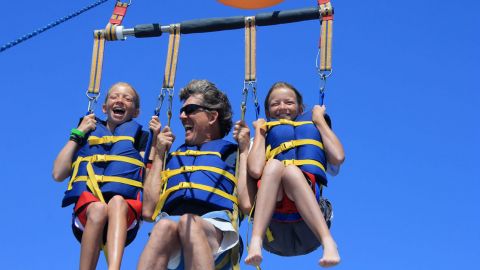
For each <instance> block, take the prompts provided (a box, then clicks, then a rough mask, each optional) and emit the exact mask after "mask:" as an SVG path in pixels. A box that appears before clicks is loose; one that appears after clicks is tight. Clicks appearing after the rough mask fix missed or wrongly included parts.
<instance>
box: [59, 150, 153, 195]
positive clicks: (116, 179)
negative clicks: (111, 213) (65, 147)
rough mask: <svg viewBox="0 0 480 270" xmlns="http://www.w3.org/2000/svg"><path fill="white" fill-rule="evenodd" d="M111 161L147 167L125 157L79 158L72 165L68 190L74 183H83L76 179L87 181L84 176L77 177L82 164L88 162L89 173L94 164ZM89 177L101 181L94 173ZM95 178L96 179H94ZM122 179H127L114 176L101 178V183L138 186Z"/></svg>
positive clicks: (97, 156)
mask: <svg viewBox="0 0 480 270" xmlns="http://www.w3.org/2000/svg"><path fill="white" fill-rule="evenodd" d="M109 161H122V162H126V163H131V164H134V165H137V166H139V167H142V168H143V167H145V164H144V163H143V162H141V161H139V160H137V159H134V158H130V157H124V156H115V155H93V156H87V157H78V158H77V160H75V162H73V163H72V168H73V172H72V177H71V180H70V182H69V183H68V190H70V189H72V185H73V182H75V181H82V180H76V179H85V178H83V177H82V176H80V177H77V173H78V168H79V167H80V163H81V162H88V164H87V172H88V167H89V166H90V167H91V166H92V165H91V164H92V163H94V162H109ZM92 170H93V167H92ZM89 176H91V178H92V179H93V178H95V181H99V179H98V177H97V176H96V175H95V173H94V172H93V174H91V175H90V173H89ZM93 176H95V177H93ZM99 177H100V176H99ZM122 179H126V178H121V177H113V176H101V182H121V183H125V184H129V185H133V186H136V184H130V183H131V182H130V181H133V180H130V181H127V180H128V179H127V180H122ZM83 181H85V180H83ZM133 182H135V183H136V181H133Z"/></svg>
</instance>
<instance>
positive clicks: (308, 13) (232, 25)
mask: <svg viewBox="0 0 480 270" xmlns="http://www.w3.org/2000/svg"><path fill="white" fill-rule="evenodd" d="M332 12H333V9H332V7H331V6H327V7H326V8H325V7H323V8H319V7H310V8H302V9H293V10H284V11H273V12H265V13H260V14H257V15H256V16H255V24H256V25H257V26H267V25H277V24H286V23H294V22H301V21H308V20H318V19H320V18H321V17H322V16H326V15H328V14H331V13H332ZM244 27H245V16H235V17H224V18H208V19H197V20H189V21H184V22H181V23H180V33H181V34H194V33H206V32H216V31H225V30H233V29H242V28H244ZM168 32H170V25H166V26H162V25H160V24H158V23H153V24H139V25H136V26H135V27H134V28H126V29H123V30H122V33H123V36H135V37H137V38H145V37H158V36H161V35H162V33H168Z"/></svg>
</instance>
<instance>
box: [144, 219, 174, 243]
mask: <svg viewBox="0 0 480 270" xmlns="http://www.w3.org/2000/svg"><path fill="white" fill-rule="evenodd" d="M177 233H178V226H177V223H175V222H173V221H171V220H167V219H163V220H160V221H159V222H157V224H155V226H154V227H153V229H152V232H151V234H150V238H151V239H152V240H159V239H162V238H165V236H166V235H169V236H174V235H176V234H177Z"/></svg>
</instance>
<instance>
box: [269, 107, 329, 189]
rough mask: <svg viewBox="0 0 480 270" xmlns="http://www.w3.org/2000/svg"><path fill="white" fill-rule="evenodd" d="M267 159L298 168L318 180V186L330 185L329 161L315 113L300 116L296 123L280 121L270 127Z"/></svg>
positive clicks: (270, 124) (309, 112)
mask: <svg viewBox="0 0 480 270" xmlns="http://www.w3.org/2000/svg"><path fill="white" fill-rule="evenodd" d="M267 127H268V133H267V137H266V145H267V149H266V158H267V160H270V159H277V160H280V161H282V162H283V163H284V164H285V165H289V164H294V165H297V166H298V167H299V168H300V169H301V170H302V171H305V172H308V173H310V174H313V175H314V176H315V180H316V183H317V184H321V185H324V186H326V185H327V177H326V174H325V169H326V157H325V151H324V149H323V143H322V137H321V136H320V132H319V131H318V129H317V127H316V126H315V124H314V123H313V122H312V112H311V111H307V112H305V113H303V114H301V115H299V116H298V117H297V118H296V119H295V121H291V120H286V119H280V120H276V121H271V122H268V123H267Z"/></svg>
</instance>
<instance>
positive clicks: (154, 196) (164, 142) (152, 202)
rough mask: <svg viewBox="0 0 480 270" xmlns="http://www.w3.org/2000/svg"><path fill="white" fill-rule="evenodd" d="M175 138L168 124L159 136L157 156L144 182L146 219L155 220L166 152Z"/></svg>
mask: <svg viewBox="0 0 480 270" xmlns="http://www.w3.org/2000/svg"><path fill="white" fill-rule="evenodd" d="M174 140H175V137H174V135H173V133H172V132H171V131H170V127H168V126H166V127H165V128H164V129H163V130H162V132H160V134H158V136H157V143H156V153H155V157H154V159H153V163H152V167H151V168H150V171H149V173H148V174H147V177H146V178H145V181H144V183H143V206H142V215H143V219H144V220H146V221H153V219H152V216H153V212H154V211H155V207H156V206H157V203H158V200H159V199H160V194H161V191H162V185H163V181H162V177H161V173H162V171H163V164H164V162H165V160H164V157H165V153H168V150H169V149H170V147H171V146H172V143H173V141H174Z"/></svg>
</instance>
